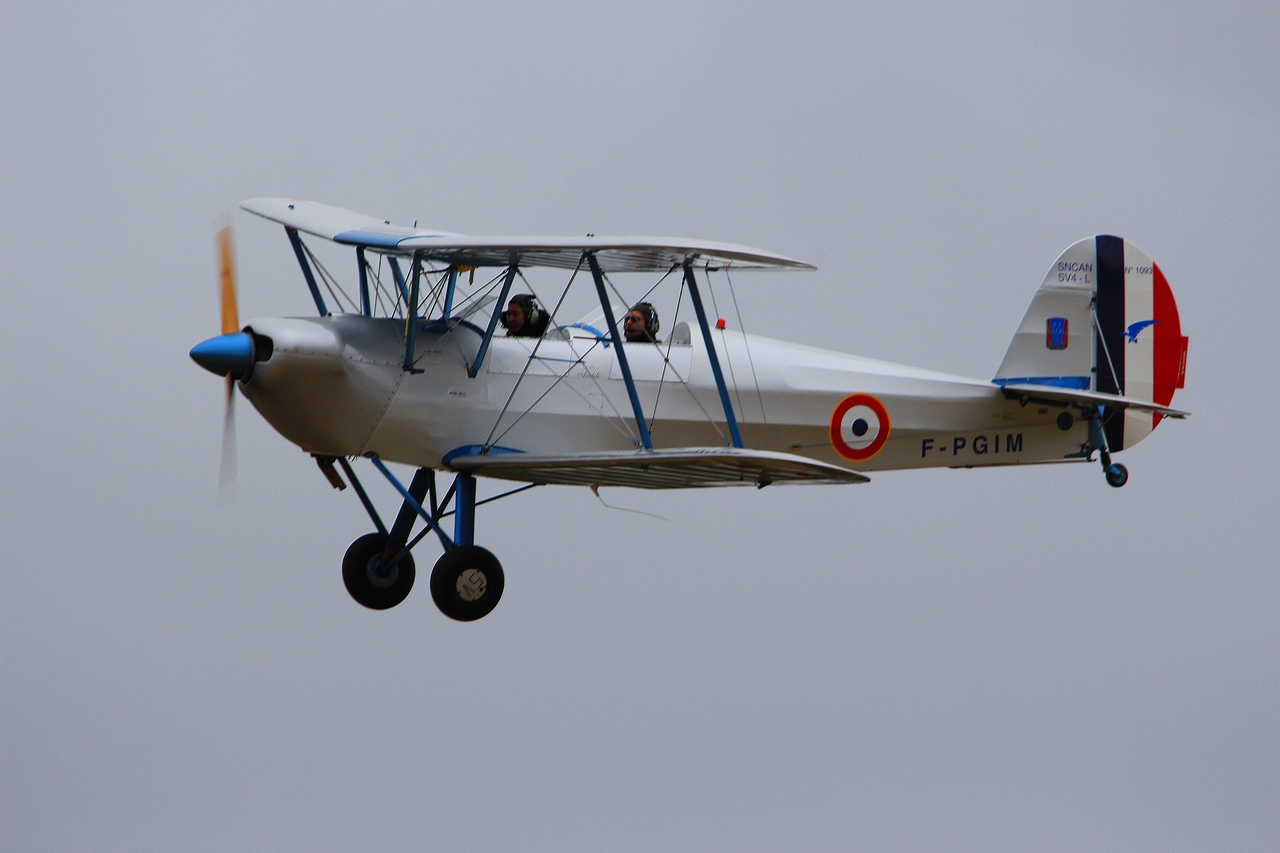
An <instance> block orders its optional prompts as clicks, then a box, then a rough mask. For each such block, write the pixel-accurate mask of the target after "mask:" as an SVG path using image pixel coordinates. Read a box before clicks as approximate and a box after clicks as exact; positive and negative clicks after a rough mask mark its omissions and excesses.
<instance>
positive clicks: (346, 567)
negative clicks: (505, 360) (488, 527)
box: [319, 456, 528, 622]
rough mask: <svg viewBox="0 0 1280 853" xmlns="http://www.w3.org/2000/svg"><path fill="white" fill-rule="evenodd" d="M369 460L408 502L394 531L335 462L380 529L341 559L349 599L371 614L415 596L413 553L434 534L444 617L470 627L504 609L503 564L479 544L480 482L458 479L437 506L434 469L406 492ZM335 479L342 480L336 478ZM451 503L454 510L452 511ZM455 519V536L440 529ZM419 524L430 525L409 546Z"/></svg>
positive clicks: (436, 594)
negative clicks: (437, 542) (439, 548)
mask: <svg viewBox="0 0 1280 853" xmlns="http://www.w3.org/2000/svg"><path fill="white" fill-rule="evenodd" d="M369 458H370V460H371V461H372V462H373V464H374V466H376V467H377V468H378V470H379V471H381V472H382V473H383V474H384V475H385V476H386V477H387V479H388V480H389V481H390V482H391V484H392V485H393V486H395V487H396V490H397V491H399V492H400V494H401V496H402V497H403V498H404V503H403V504H401V506H400V511H399V513H398V514H397V515H396V520H395V523H393V524H392V525H391V529H390V530H388V529H387V527H386V526H385V525H384V524H383V523H382V519H381V518H379V517H378V513H377V511H376V510H375V509H374V507H373V504H372V502H371V501H370V500H369V498H368V495H367V494H366V493H365V491H364V488H363V487H362V486H361V485H360V481H359V479H357V477H356V475H355V471H353V470H352V469H351V466H350V465H349V464H348V463H347V460H345V459H338V460H337V461H338V462H339V463H340V464H341V465H342V470H343V471H344V472H345V473H346V475H347V477H348V478H349V479H350V480H351V484H352V485H353V486H354V487H355V490H356V494H358V495H359V496H360V501H361V503H362V504H364V507H365V510H366V511H367V512H368V513H369V517H370V518H371V519H372V520H373V523H374V526H375V527H377V528H378V530H377V532H374V533H366V534H365V535H364V536H361V537H360V538H359V539H357V540H356V541H354V542H352V543H351V546H350V547H349V548H347V553H346V556H345V557H344V558H343V560H342V580H343V582H344V583H345V584H346V587H347V591H348V592H350V593H351V597H352V598H354V599H355V600H356V601H357V602H359V603H360V604H362V605H364V606H365V607H368V608H370V609H372V610H387V609H389V608H392V607H395V606H396V605H397V604H399V603H400V602H402V601H404V599H405V597H406V596H408V595H409V591H410V590H411V589H413V581H414V578H415V576H416V570H415V568H414V563H413V555H412V554H411V553H410V551H411V549H412V548H413V546H415V545H417V544H418V543H419V542H420V541H422V539H423V537H425V536H426V535H427V534H428V533H432V532H434V533H435V534H436V536H437V537H439V539H440V544H441V545H443V546H444V549H445V551H444V555H443V556H442V557H441V558H440V559H439V560H438V561H437V562H436V565H435V568H434V569H432V571H431V597H432V599H434V600H435V603H436V606H437V607H439V608H440V612H442V613H443V614H444V615H446V616H448V617H449V618H450V619H456V620H458V621H459V622H472V621H474V620H476V619H479V618H481V617H483V616H487V615H488V614H489V613H490V612H492V610H493V608H495V607H497V606H498V601H499V600H500V599H501V598H502V590H503V587H504V586H505V585H506V579H505V577H504V575H503V572H502V564H501V563H499V562H498V558H497V557H495V556H494V555H493V554H491V553H490V552H489V551H487V550H485V549H484V548H481V547H480V546H478V545H476V544H475V542H474V539H475V517H476V481H475V477H473V476H472V475H470V474H458V475H457V476H456V478H455V479H454V483H453V485H452V486H450V487H449V490H448V491H447V492H445V494H444V496H443V499H439V498H438V497H437V494H436V480H435V471H433V470H432V469H430V468H419V469H418V470H417V471H416V472H415V473H414V475H413V480H412V481H411V482H410V483H409V486H408V488H405V487H404V486H403V485H402V484H401V483H400V481H399V480H397V479H396V477H395V476H394V475H393V474H392V473H391V472H390V471H389V470H388V469H387V467H386V466H385V465H383V464H382V462H381V460H379V459H378V458H377V457H376V456H370V457H369ZM319 461H321V470H325V465H324V462H326V461H327V462H328V463H329V466H328V467H329V470H330V471H331V470H332V461H333V460H332V458H331V457H325V458H324V459H323V460H319ZM326 476H328V472H326ZM333 476H334V477H336V476H337V474H336V472H334V475H333ZM330 482H331V483H332V482H333V477H330ZM336 487H337V484H335V488H336ZM525 488H528V487H525ZM514 491H523V489H516V490H514ZM507 494H511V492H508V493H507ZM498 497H505V495H499V496H498ZM496 499H497V498H489V499H487V500H496ZM487 500H486V501H482V503H485V502H487ZM424 503H425V506H424ZM450 503H452V504H453V506H454V508H453V510H451V511H446V510H447V509H448V507H449V504H450ZM449 515H452V516H453V522H454V527H453V536H452V537H450V536H448V535H447V534H446V533H445V532H444V530H443V529H442V528H441V526H440V522H441V521H442V520H443V519H444V518H445V517H446V516H449ZM419 518H421V519H422V520H423V521H424V522H426V527H425V528H424V529H423V530H422V531H420V532H419V533H418V535H417V536H415V537H414V538H413V539H412V540H410V539H409V534H410V533H411V532H412V531H413V526H414V523H415V522H416V521H417V520H418V519H419Z"/></svg>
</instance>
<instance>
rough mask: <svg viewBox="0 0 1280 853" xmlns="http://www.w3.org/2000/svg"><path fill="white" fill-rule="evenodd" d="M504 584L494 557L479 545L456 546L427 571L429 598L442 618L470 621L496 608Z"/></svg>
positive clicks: (500, 567)
mask: <svg viewBox="0 0 1280 853" xmlns="http://www.w3.org/2000/svg"><path fill="white" fill-rule="evenodd" d="M504 583H505V579H504V578H503V575H502V564H501V563H499V562H498V558H497V557H495V556H493V554H491V553H489V552H488V551H486V550H485V549H484V548H481V547H480V546H479V545H459V546H457V547H456V548H450V549H449V550H448V551H445V552H444V555H443V556H442V557H441V558H440V559H439V560H437V561H436V565H435V568H434V569H432V570H431V597H432V598H433V599H435V602H436V607H439V608H440V612H441V613H443V614H444V615H445V616H448V617H449V618H450V619H457V620H458V621H459V622H472V621H474V620H476V619H479V618H481V617H483V616H487V615H488V614H489V612H490V611H491V610H493V608H495V607H497V606H498V600H499V599H501V598H502V588H503V585H504Z"/></svg>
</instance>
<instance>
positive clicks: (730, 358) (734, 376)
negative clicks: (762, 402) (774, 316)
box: [702, 268, 742, 412]
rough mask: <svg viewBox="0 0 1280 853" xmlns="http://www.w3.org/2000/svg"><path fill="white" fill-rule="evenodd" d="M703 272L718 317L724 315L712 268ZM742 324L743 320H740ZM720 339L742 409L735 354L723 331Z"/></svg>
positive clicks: (739, 405)
mask: <svg viewBox="0 0 1280 853" xmlns="http://www.w3.org/2000/svg"><path fill="white" fill-rule="evenodd" d="M702 272H703V274H704V275H705V276H706V277H707V291H708V292H709V293H710V294H711V307H712V308H714V309H715V312H716V317H717V318H719V317H723V316H724V315H723V314H721V313H720V306H719V305H717V304H716V290H715V288H714V287H712V285H711V270H710V269H707V268H704V269H703V271H702ZM739 325H741V322H739ZM720 340H721V342H722V343H723V344H724V360H725V364H727V365H729V381H730V382H732V383H733V396H734V397H736V398H737V400H738V411H739V412H741V411H742V392H741V391H739V390H738V376H737V374H736V373H735V372H734V370H733V355H732V354H731V353H730V352H729V342H728V341H727V340H726V339H725V334H724V332H723V331H721V333H720Z"/></svg>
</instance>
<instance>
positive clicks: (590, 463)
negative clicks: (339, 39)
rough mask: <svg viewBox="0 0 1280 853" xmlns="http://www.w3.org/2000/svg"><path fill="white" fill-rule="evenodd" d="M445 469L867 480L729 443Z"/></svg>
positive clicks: (469, 462)
mask: <svg viewBox="0 0 1280 853" xmlns="http://www.w3.org/2000/svg"><path fill="white" fill-rule="evenodd" d="M448 464H449V466H450V467H452V468H454V469H456V470H459V471H468V472H470V473H472V474H480V475H482V476H485V477H498V478H500V479H503V480H519V481H521V482H525V483H545V484H552V485H562V486H632V487H634V488H638V489H687V488H694V487H698V486H767V485H769V484H770V483H869V482H871V481H870V480H869V479H868V478H866V477H864V476H862V475H861V474H859V473H857V472H856V471H850V470H849V469H847V468H841V467H839V466H838V465H828V464H827V463H825V462H818V461H815V460H813V459H806V458H805V457H803V456H795V455H793V454H790V453H774V452H771V451H767V450H745V449H739V448H735V447H682V448H676V449H667V450H640V451H632V450H623V451H612V452H606V453H581V454H574V455H572V456H537V455H533V454H526V453H503V454H494V455H488V456H459V457H455V458H453V459H451V460H449V461H448Z"/></svg>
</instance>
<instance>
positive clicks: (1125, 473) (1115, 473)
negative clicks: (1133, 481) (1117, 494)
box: [1107, 462, 1129, 489]
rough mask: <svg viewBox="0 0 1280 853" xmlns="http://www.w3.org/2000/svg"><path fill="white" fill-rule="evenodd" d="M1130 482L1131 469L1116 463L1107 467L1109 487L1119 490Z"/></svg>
mask: <svg viewBox="0 0 1280 853" xmlns="http://www.w3.org/2000/svg"><path fill="white" fill-rule="evenodd" d="M1127 482H1129V469H1128V468H1126V467H1124V466H1123V465H1121V464H1120V463H1119V462H1116V463H1115V464H1114V465H1110V466H1108V467H1107V485H1108V486H1111V487H1112V488H1115V489H1118V488H1120V487H1121V486H1123V485H1124V484H1125V483H1127Z"/></svg>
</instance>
